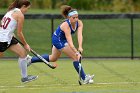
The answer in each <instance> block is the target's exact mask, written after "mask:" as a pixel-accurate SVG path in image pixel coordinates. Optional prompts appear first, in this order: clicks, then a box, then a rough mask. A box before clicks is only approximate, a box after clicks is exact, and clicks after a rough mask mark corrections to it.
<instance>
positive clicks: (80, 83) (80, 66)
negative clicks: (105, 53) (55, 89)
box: [78, 52, 82, 85]
mask: <svg viewBox="0 0 140 93" xmlns="http://www.w3.org/2000/svg"><path fill="white" fill-rule="evenodd" d="M79 53H80V54H82V53H81V52H79ZM81 60H82V57H80V59H79V80H78V82H79V85H82V82H81V81H82V80H81V68H82V65H81Z"/></svg>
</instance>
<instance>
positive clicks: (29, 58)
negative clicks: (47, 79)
mask: <svg viewBox="0 0 140 93" xmlns="http://www.w3.org/2000/svg"><path fill="white" fill-rule="evenodd" d="M31 59H32V57H31V56H30V55H27V67H28V66H30V65H31V64H32V63H31Z"/></svg>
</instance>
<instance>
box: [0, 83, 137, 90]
mask: <svg viewBox="0 0 140 93" xmlns="http://www.w3.org/2000/svg"><path fill="white" fill-rule="evenodd" d="M94 84H95V86H87V87H101V86H98V85H118V84H120V85H128V84H133V85H137V84H140V82H112V83H105V82H104V83H94ZM96 85H97V86H96ZM56 86H62V88H66V87H69V86H78V84H68V86H66V85H65V86H63V84H52V85H19V86H0V90H6V88H28V89H41V87H42V88H43V87H48V88H49V87H50V88H52V87H54V88H55V87H56Z"/></svg>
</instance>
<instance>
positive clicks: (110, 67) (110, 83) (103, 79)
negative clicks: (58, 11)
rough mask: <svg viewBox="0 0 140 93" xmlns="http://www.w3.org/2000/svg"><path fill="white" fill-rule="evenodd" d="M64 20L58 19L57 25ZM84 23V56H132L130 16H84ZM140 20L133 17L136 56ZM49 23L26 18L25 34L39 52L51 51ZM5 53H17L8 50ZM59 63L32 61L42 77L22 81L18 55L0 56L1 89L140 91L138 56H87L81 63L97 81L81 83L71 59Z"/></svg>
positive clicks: (8, 92)
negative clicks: (90, 18)
mask: <svg viewBox="0 0 140 93" xmlns="http://www.w3.org/2000/svg"><path fill="white" fill-rule="evenodd" d="M38 13H40V12H38ZM41 13H46V12H41ZM90 13H91V12H90ZM62 20H63V19H59V20H58V19H57V20H55V22H54V23H55V28H56V27H57V26H58V25H59V24H60V22H61V21H62ZM83 23H84V32H83V36H84V44H83V45H84V47H83V48H84V53H83V56H84V57H99V56H103V57H107V56H114V57H116V56H121V57H124V56H130V49H131V47H130V45H131V44H130V20H128V19H111V20H110V19H105V20H85V19H84V20H83ZM139 23H140V20H139V19H136V20H134V39H135V42H134V45H135V46H134V49H135V54H134V55H135V56H139V55H140V52H139V51H140V39H139V37H140V27H139ZM50 24H51V21H50V20H48V19H28V20H25V24H24V25H25V26H24V34H25V37H26V38H27V41H28V43H29V44H30V46H31V47H32V48H33V49H34V50H35V51H37V52H38V53H39V54H44V53H48V54H50V53H51V25H50ZM75 41H76V40H75ZM75 44H76V43H75ZM31 55H32V54H31ZM5 56H6V57H9V56H12V57H13V56H14V57H15V55H14V54H12V53H11V52H9V51H7V52H5ZM63 56H64V55H63ZM58 64H59V66H58V68H57V69H55V70H52V69H50V68H48V67H47V66H46V65H45V64H43V63H42V64H41V63H38V64H33V65H31V66H30V67H29V68H28V71H29V72H28V73H29V74H32V75H38V76H39V78H38V79H37V80H36V81H34V82H30V83H27V84H22V83H21V82H20V79H21V77H20V70H19V67H18V62H17V59H15V60H13V59H5V60H4V59H0V93H52V92H55V93H140V78H139V77H140V69H139V67H140V62H139V59H135V60H127V59H125V60H123V59H114V60H111V59H108V60H107V59H104V60H102V59H98V60H95V59H94V60H89V59H84V60H83V62H82V65H83V67H84V69H85V71H86V73H89V74H95V78H94V81H95V83H94V84H90V85H82V86H79V85H78V81H77V80H78V75H77V73H76V71H75V70H74V68H73V65H72V62H71V60H70V59H67V60H58Z"/></svg>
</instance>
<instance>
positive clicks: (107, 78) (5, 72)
mask: <svg viewBox="0 0 140 93" xmlns="http://www.w3.org/2000/svg"><path fill="white" fill-rule="evenodd" d="M58 64H59V66H58V68H57V69H55V70H52V69H50V68H48V67H47V66H46V65H45V64H43V63H36V64H32V65H31V66H30V67H29V68H28V74H32V75H38V76H39V78H38V79H37V80H36V81H33V82H30V83H27V84H22V83H21V82H20V78H21V77H20V70H19V67H18V63H17V60H0V93H140V69H139V67H140V62H139V60H95V59H94V60H89V59H87V60H86V59H84V60H83V62H82V65H83V67H84V69H85V72H86V73H89V74H95V78H94V84H89V85H82V86H79V84H78V81H77V80H78V75H77V73H76V71H75V70H74V67H73V65H72V63H71V61H70V60H62V59H61V60H59V61H58Z"/></svg>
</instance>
